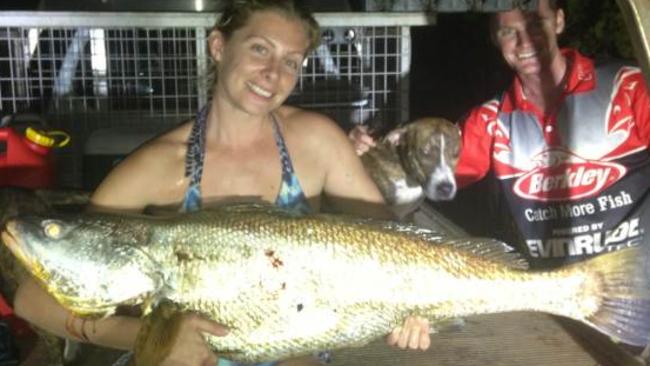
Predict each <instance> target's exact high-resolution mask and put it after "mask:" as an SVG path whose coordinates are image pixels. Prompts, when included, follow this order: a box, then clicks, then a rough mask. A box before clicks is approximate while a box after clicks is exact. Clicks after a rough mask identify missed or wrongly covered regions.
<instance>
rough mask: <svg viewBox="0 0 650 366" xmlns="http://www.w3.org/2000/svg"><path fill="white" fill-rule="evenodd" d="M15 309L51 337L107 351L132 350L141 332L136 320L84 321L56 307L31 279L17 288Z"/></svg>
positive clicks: (19, 314)
mask: <svg viewBox="0 0 650 366" xmlns="http://www.w3.org/2000/svg"><path fill="white" fill-rule="evenodd" d="M14 309H15V311H16V315H18V316H19V317H21V318H23V319H25V320H27V321H28V322H29V323H31V324H34V325H36V326H37V327H39V328H41V329H43V330H45V331H47V332H50V333H52V334H54V335H57V336H59V337H62V338H68V339H72V340H75V341H79V342H90V343H94V344H98V345H102V346H105V347H110V348H117V349H123V350H129V349H131V348H132V347H133V343H134V341H135V337H136V335H137V334H138V330H139V329H140V320H139V319H136V318H130V317H124V316H111V317H108V318H105V319H98V320H86V321H84V320H83V319H82V318H79V317H76V316H74V315H73V314H72V313H71V312H69V311H67V310H66V309H64V308H63V307H62V306H61V305H59V304H58V303H57V302H56V300H55V299H54V298H53V297H52V296H50V295H49V294H48V293H47V292H46V291H45V290H44V289H43V288H41V287H40V286H39V285H38V284H37V283H36V281H35V280H34V279H33V278H31V277H30V278H28V279H26V280H25V281H24V282H23V283H21V284H20V286H19V288H18V291H17V292H16V298H15V299H14ZM66 324H67V325H66ZM86 338H87V339H86Z"/></svg>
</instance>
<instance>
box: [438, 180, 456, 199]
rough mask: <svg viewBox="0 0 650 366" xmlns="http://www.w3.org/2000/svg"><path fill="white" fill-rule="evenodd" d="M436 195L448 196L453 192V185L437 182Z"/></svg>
mask: <svg viewBox="0 0 650 366" xmlns="http://www.w3.org/2000/svg"><path fill="white" fill-rule="evenodd" d="M436 192H437V195H438V197H450V196H451V195H452V194H453V193H454V185H453V184H451V183H449V182H444V183H440V184H438V186H437V187H436Z"/></svg>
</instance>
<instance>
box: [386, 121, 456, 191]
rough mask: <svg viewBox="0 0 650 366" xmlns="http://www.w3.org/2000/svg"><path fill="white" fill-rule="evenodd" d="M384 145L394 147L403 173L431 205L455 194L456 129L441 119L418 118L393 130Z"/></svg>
mask: <svg viewBox="0 0 650 366" xmlns="http://www.w3.org/2000/svg"><path fill="white" fill-rule="evenodd" d="M385 139H386V141H388V142H389V143H390V144H392V145H394V146H395V147H396V150H397V153H398V155H399V158H400V160H401V163H402V166H403V168H404V171H405V172H406V174H407V176H409V177H411V178H413V179H415V180H416V181H417V182H418V183H419V184H420V185H421V186H422V188H423V190H424V195H425V196H426V197H427V198H429V199H430V200H433V201H443V200H450V199H452V198H453V197H454V196H455V194H456V180H455V178H454V172H455V170H456V163H457V162H458V154H459V150H460V129H459V128H458V127H457V126H456V125H455V124H454V123H452V122H450V121H448V120H446V119H444V118H422V119H419V120H416V121H414V122H412V123H409V124H408V125H406V126H405V127H403V128H399V129H396V130H393V131H392V132H390V133H389V134H388V135H387V136H386V138H385Z"/></svg>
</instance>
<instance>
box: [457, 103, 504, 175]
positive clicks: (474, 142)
mask: <svg viewBox="0 0 650 366" xmlns="http://www.w3.org/2000/svg"><path fill="white" fill-rule="evenodd" d="M495 119H496V113H495V112H494V111H493V110H492V109H491V108H490V105H489V103H487V104H484V105H482V106H479V107H476V108H474V109H473V110H472V111H470V113H469V114H468V115H467V116H466V117H465V118H464V119H463V120H461V122H460V128H461V133H462V138H461V141H462V146H461V150H460V157H459V159H458V165H457V166H456V181H457V183H458V185H459V187H466V186H468V185H470V184H472V183H475V182H478V181H479V180H481V179H482V178H483V177H485V175H486V174H487V173H488V171H489V169H490V164H491V163H490V161H491V160H490V156H491V150H492V147H491V146H492V135H491V134H490V133H489V126H490V125H491V124H492V122H493V121H495Z"/></svg>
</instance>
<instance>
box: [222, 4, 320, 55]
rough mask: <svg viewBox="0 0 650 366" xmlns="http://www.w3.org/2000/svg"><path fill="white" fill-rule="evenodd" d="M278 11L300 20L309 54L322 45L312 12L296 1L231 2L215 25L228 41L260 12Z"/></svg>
mask: <svg viewBox="0 0 650 366" xmlns="http://www.w3.org/2000/svg"><path fill="white" fill-rule="evenodd" d="M266 10H270V11H277V12H278V13H280V14H283V15H285V16H287V17H290V18H294V19H297V20H300V21H301V22H302V23H303V25H304V27H305V33H306V34H307V37H308V39H309V47H308V49H307V52H310V51H312V50H313V49H315V48H316V47H317V46H318V44H319V43H320V27H319V25H318V22H316V19H314V17H313V15H312V14H311V12H310V11H309V10H308V9H307V8H305V7H304V6H302V5H301V4H299V3H298V2H296V1H294V0H229V1H226V4H225V5H224V6H223V8H222V9H221V17H220V18H219V20H218V21H217V24H215V26H214V27H215V28H216V29H218V30H219V31H220V32H221V33H222V34H223V36H224V37H225V38H226V39H228V38H229V37H230V36H231V35H232V34H233V33H234V32H235V31H237V30H238V29H240V28H242V27H244V26H246V23H248V21H249V19H250V17H251V16H252V15H253V14H254V13H256V12H258V11H266Z"/></svg>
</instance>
